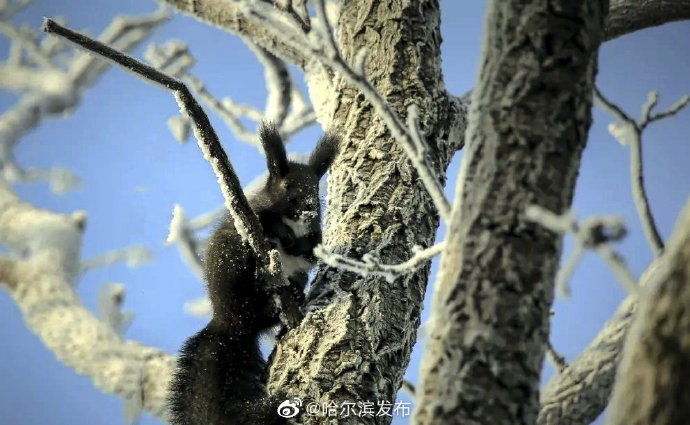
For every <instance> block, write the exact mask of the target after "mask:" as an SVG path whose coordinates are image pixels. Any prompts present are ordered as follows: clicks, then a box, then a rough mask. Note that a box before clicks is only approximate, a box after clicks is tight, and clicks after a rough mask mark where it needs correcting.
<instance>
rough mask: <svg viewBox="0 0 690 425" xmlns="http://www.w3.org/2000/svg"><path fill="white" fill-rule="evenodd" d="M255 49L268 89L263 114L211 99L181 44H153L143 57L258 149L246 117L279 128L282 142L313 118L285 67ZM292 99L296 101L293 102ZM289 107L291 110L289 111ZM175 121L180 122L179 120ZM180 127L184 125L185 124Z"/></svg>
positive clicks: (254, 135) (311, 122) (191, 57)
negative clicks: (190, 69) (182, 86)
mask: <svg viewBox="0 0 690 425" xmlns="http://www.w3.org/2000/svg"><path fill="white" fill-rule="evenodd" d="M250 45H251V44H250ZM254 48H255V53H257V57H258V58H259V60H260V61H261V62H262V64H263V65H264V67H265V68H264V69H265V73H266V81H267V87H268V98H267V101H266V112H265V113H261V112H260V111H259V110H258V109H256V108H253V107H251V106H247V105H240V104H237V103H235V102H234V101H233V100H232V99H231V98H229V97H226V98H223V99H222V100H218V99H217V98H216V97H215V96H213V94H211V92H209V90H208V89H207V88H206V86H205V85H204V83H203V82H202V81H201V80H199V79H198V78H197V77H195V76H194V75H192V74H191V72H190V71H189V68H190V67H191V66H192V65H193V64H194V62H195V59H194V57H193V56H192V54H191V53H190V52H189V49H188V48H187V45H185V44H184V43H181V42H177V41H170V42H167V43H164V44H161V45H152V46H150V47H149V49H147V51H146V53H145V57H146V59H147V60H148V61H149V62H150V63H151V64H152V65H154V66H155V67H157V68H158V69H160V70H161V71H162V72H167V73H169V74H170V75H172V76H174V77H176V78H179V79H181V80H182V81H183V82H184V83H185V84H187V85H188V86H189V87H190V89H191V90H192V91H193V92H194V93H196V95H197V96H199V98H200V99H201V100H202V101H203V102H204V103H205V104H206V105H208V106H209V107H210V108H211V109H212V110H213V111H214V112H215V113H216V114H217V115H218V116H219V117H220V118H221V119H222V120H223V121H224V122H225V124H226V125H227V126H228V128H229V129H230V130H231V131H232V132H233V134H234V135H235V137H236V138H237V139H238V140H241V141H243V142H245V143H248V144H250V145H253V146H256V147H260V143H259V139H258V136H257V134H256V133H254V132H252V131H249V130H248V129H247V127H246V126H245V125H244V124H243V123H242V121H241V118H243V117H244V118H249V119H251V120H253V121H255V122H256V123H259V122H261V121H263V120H265V119H268V120H270V121H272V122H274V123H275V124H276V125H277V126H278V129H279V131H280V133H281V135H282V136H283V138H284V139H285V140H287V139H289V137H290V136H291V135H292V134H294V133H295V132H296V131H299V130H301V129H302V128H304V127H306V126H308V125H311V124H313V123H314V122H315V118H314V113H313V109H312V108H311V106H310V105H306V104H305V103H304V102H303V99H302V96H301V94H300V93H299V90H297V89H296V88H295V87H294V85H293V84H292V82H291V80H290V77H289V74H288V73H287V69H286V68H285V66H284V64H283V63H282V62H281V61H280V60H279V59H277V58H275V57H274V56H272V55H271V54H270V53H268V52H266V51H265V50H263V49H262V48H260V47H257V46H255V45H254ZM298 96H299V97H298ZM293 98H294V99H295V102H292V99H293ZM291 105H292V108H290V107H291ZM174 119H175V120H179V118H178V117H174ZM279 123H280V125H279ZM179 124H183V125H185V126H186V125H188V122H187V121H185V122H184V123H179ZM183 129H184V128H183ZM181 138H184V132H181V134H180V135H178V136H176V139H178V141H179V140H180V139H181Z"/></svg>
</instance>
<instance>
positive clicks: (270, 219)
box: [248, 123, 338, 263]
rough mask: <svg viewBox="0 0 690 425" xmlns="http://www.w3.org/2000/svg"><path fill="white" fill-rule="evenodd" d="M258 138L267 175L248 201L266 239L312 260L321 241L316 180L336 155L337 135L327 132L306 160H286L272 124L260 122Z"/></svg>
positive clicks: (290, 252) (284, 249)
mask: <svg viewBox="0 0 690 425" xmlns="http://www.w3.org/2000/svg"><path fill="white" fill-rule="evenodd" d="M259 138H260V140H261V146H262V147H263V149H264V153H265V155H266V165H267V167H268V176H267V178H266V179H265V181H264V182H262V183H261V186H259V187H257V188H256V190H255V191H254V192H253V193H251V194H250V195H249V196H248V198H249V203H250V205H251V206H252V208H253V209H254V212H256V213H257V215H258V216H259V219H260V220H261V224H262V226H263V228H264V232H265V234H266V237H267V238H269V240H273V241H275V242H278V243H280V245H281V248H282V249H283V251H285V252H286V253H288V254H290V255H292V256H295V257H302V258H305V259H306V260H307V261H309V262H310V263H314V262H315V261H316V259H315V258H314V256H313V249H314V247H316V245H318V244H319V243H321V211H320V210H321V203H320V201H319V181H320V180H321V177H323V175H324V174H325V173H326V171H327V170H328V167H329V166H330V165H331V163H332V162H333V159H334V158H335V156H336V154H337V151H338V138H337V137H335V136H334V135H333V134H330V133H326V134H325V135H324V136H323V137H322V138H321V140H319V142H318V144H317V145H316V148H314V150H313V151H312V153H311V155H310V156H309V159H308V161H307V162H306V163H300V162H296V161H291V160H289V159H288V157H287V154H286V152H285V145H284V143H283V140H282V138H281V136H280V134H279V133H278V130H277V129H276V128H275V127H274V126H273V125H271V124H268V123H263V124H262V125H261V127H260V129H259Z"/></svg>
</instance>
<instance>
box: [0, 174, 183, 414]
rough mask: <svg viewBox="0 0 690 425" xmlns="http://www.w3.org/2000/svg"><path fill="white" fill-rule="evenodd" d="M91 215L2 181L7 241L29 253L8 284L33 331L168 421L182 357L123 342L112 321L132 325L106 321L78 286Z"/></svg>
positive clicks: (2, 239) (65, 358)
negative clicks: (41, 200) (39, 204)
mask: <svg viewBox="0 0 690 425" xmlns="http://www.w3.org/2000/svg"><path fill="white" fill-rule="evenodd" d="M85 220H86V218H85V215H84V213H81V212H77V213H74V214H71V215H61V214H55V213H53V212H50V211H46V210H40V209H37V208H35V207H34V206H32V205H29V204H27V203H24V202H22V201H21V200H19V199H18V198H17V196H16V195H15V194H14V193H13V192H12V191H11V189H10V188H9V186H7V185H6V184H3V183H0V244H2V245H3V247H5V248H7V249H8V250H10V252H13V253H21V261H20V262H18V263H16V264H17V267H16V268H15V269H14V271H15V272H16V273H15V274H14V278H15V279H14V280H15V282H14V285H2V288H3V289H5V290H6V291H7V292H8V293H9V295H10V296H11V297H12V298H13V299H14V301H15V303H16V304H17V306H18V307H19V309H20V311H21V312H22V315H23V317H24V319H25V321H26V324H27V326H28V328H29V329H30V330H31V331H32V332H34V333H35V334H36V335H37V336H38V338H39V339H40V340H41V341H42V342H43V343H44V344H45V346H46V348H47V349H48V350H50V351H51V352H52V353H53V354H55V356H56V357H57V358H58V359H59V360H60V361H61V362H62V363H64V364H65V365H66V366H67V367H70V368H72V369H74V370H75V371H76V372H77V373H79V374H81V375H85V376H87V377H88V378H90V379H91V380H92V381H93V383H94V385H95V386H96V387H98V388H99V389H101V390H103V391H105V392H108V393H111V394H114V395H116V396H119V397H122V398H123V399H125V400H130V399H131V398H132V397H133V396H134V395H136V394H140V395H141V396H140V397H139V399H140V400H141V401H142V402H141V406H142V408H143V409H144V410H146V411H147V412H149V413H151V414H153V415H155V416H158V417H159V418H161V419H163V420H165V419H166V417H167V386H168V381H169V380H170V377H171V376H172V372H173V369H174V366H175V359H174V357H173V356H170V355H168V354H166V353H164V352H162V351H160V350H157V349H154V348H150V347H146V346H143V345H141V344H139V343H137V342H134V341H131V340H127V339H123V338H122V337H121V336H120V335H119V334H118V333H117V332H116V330H115V329H114V327H113V326H112V325H113V324H114V323H115V322H120V323H124V322H123V321H121V320H116V321H112V318H113V317H112V316H110V318H108V319H107V322H108V323H106V322H104V321H101V320H99V319H98V318H97V317H96V316H94V315H93V313H91V311H89V309H87V308H86V307H85V306H84V305H83V303H82V302H81V300H80V299H79V297H78V296H77V294H76V292H75V290H74V285H75V281H76V279H77V278H78V275H79V273H78V271H79V256H80V250H81V241H82V235H83V230H84V227H85ZM0 258H2V259H3V260H2V262H5V261H4V260H5V257H0ZM5 265H6V264H0V270H2V271H1V272H0V274H5V273H7V272H8V270H9V269H6V268H5V267H4V266H5ZM116 298H117V297H116ZM111 300H112V298H111ZM114 304H118V303H114ZM122 314H125V313H122ZM123 318H124V317H123Z"/></svg>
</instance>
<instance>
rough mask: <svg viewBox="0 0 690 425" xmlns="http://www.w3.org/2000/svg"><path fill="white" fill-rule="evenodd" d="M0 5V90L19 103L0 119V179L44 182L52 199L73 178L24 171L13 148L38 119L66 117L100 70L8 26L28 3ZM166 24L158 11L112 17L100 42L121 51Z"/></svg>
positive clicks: (92, 62) (65, 172)
mask: <svg viewBox="0 0 690 425" xmlns="http://www.w3.org/2000/svg"><path fill="white" fill-rule="evenodd" d="M0 3H2V4H1V5H0V32H1V33H3V34H5V35H6V36H8V37H9V38H10V41H11V47H10V55H9V57H8V58H7V60H6V61H5V63H4V64H1V65H0V88H5V89H9V90H15V91H20V92H21V96H20V98H19V101H18V102H17V103H16V104H15V105H14V106H12V107H11V108H9V109H8V110H6V111H5V112H4V113H3V114H2V115H0V178H3V179H4V180H6V181H8V182H11V183H12V182H34V181H38V180H48V181H49V182H50V184H51V189H52V190H53V191H54V192H55V193H63V192H65V191H67V190H70V189H73V188H74V187H76V186H77V185H78V179H77V177H76V176H75V175H74V174H72V173H71V172H70V171H68V170H64V169H61V168H52V169H49V170H41V169H28V170H25V169H23V168H22V167H20V166H19V164H17V162H16V161H15V159H14V147H15V145H16V144H17V143H18V142H19V140H20V138H21V137H22V136H23V135H24V134H26V133H27V132H29V131H31V130H33V129H34V128H36V127H37V126H38V125H39V124H40V123H41V121H42V120H43V119H44V118H48V117H55V116H60V117H62V116H64V115H65V114H68V113H70V112H72V111H73V110H74V108H75V107H77V105H78V104H79V102H80V100H81V96H82V94H83V93H84V92H85V91H86V90H87V89H88V88H89V87H91V86H92V85H93V84H94V83H95V81H96V79H97V78H98V77H99V76H100V75H101V74H102V73H103V71H104V70H105V69H106V66H105V64H104V63H103V62H102V61H97V60H95V59H94V58H92V57H90V55H87V54H84V53H81V52H75V53H74V54H72V55H71V56H66V55H65V50H64V45H63V43H58V42H55V39H54V38H52V37H51V39H52V41H50V40H47V39H44V40H39V37H38V35H37V34H35V33H34V32H33V31H31V30H29V29H26V28H16V27H15V26H14V25H12V24H11V23H9V21H8V19H9V18H10V17H11V16H12V14H13V13H15V12H16V11H17V10H18V8H21V7H23V6H25V5H26V4H28V3H29V1H16V2H0ZM3 6H4V7H3ZM168 19H169V15H168V13H167V12H166V11H165V10H163V9H159V10H158V11H156V12H154V13H152V14H150V15H146V16H142V17H118V18H115V19H114V20H113V22H112V23H111V24H110V25H109V26H108V27H107V28H106V29H105V30H104V31H103V33H102V34H101V36H100V39H101V40H102V41H104V42H106V43H109V44H112V45H114V46H115V47H116V48H117V49H121V50H125V51H126V50H129V49H131V48H133V47H136V46H137V45H138V44H139V43H141V41H143V40H144V39H145V38H147V37H148V36H149V35H150V34H152V33H153V31H154V30H155V29H157V28H158V27H159V26H160V25H161V24H163V23H164V22H166V21H167V20H168Z"/></svg>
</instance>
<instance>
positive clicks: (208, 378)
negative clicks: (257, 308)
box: [170, 321, 286, 425]
mask: <svg viewBox="0 0 690 425" xmlns="http://www.w3.org/2000/svg"><path fill="white" fill-rule="evenodd" d="M177 366H178V367H177V372H176V374H175V376H174V377H173V381H172V384H171V399H170V403H171V404H170V409H171V422H172V424H173V425H202V424H203V425H283V424H285V423H286V422H285V419H283V418H281V417H280V416H278V414H277V407H278V402H277V401H275V400H272V399H270V398H268V397H267V396H266V390H265V382H266V379H265V378H266V362H265V360H264V359H263V358H262V356H261V352H260V351H259V346H258V341H257V336H256V335H250V334H242V333H233V332H231V331H229V330H228V329H223V327H221V326H218V325H217V324H215V323H214V321H211V322H210V323H209V324H208V325H207V326H206V327H205V328H204V329H202V330H201V331H200V332H199V333H197V334H196V335H194V336H193V337H192V338H190V339H189V340H187V342H186V343H185V345H184V347H183V348H182V352H181V354H180V357H179V359H178V364H177Z"/></svg>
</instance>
